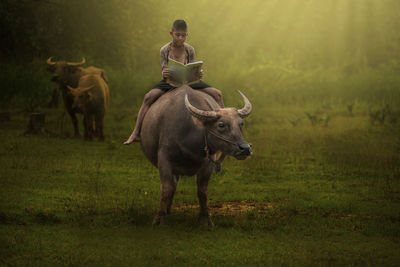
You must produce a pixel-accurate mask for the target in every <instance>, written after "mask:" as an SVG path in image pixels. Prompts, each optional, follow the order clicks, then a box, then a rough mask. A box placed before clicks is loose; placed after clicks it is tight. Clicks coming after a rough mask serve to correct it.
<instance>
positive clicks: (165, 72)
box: [161, 68, 170, 78]
mask: <svg viewBox="0 0 400 267" xmlns="http://www.w3.org/2000/svg"><path fill="white" fill-rule="evenodd" d="M161 74H162V76H163V77H164V78H169V74H170V72H169V69H168V68H164V69H163V70H162V72H161Z"/></svg>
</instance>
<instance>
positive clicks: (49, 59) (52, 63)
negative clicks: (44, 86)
mask: <svg viewBox="0 0 400 267" xmlns="http://www.w3.org/2000/svg"><path fill="white" fill-rule="evenodd" d="M52 59H53V57H49V58H48V59H47V61H46V63H47V64H49V65H55V64H56V63H55V62H53V61H52Z"/></svg>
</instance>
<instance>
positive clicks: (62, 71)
mask: <svg viewBox="0 0 400 267" xmlns="http://www.w3.org/2000/svg"><path fill="white" fill-rule="evenodd" d="M52 59H53V57H50V58H49V59H47V64H48V65H49V66H47V68H46V71H48V72H49V73H51V74H52V75H53V76H52V78H51V80H52V81H53V82H55V83H56V84H57V85H58V90H59V91H61V94H62V98H63V100H64V105H65V109H66V110H67V112H68V114H69V115H70V116H71V119H72V124H73V125H74V136H75V137H79V136H80V134H79V128H78V119H77V118H76V113H82V110H80V109H79V108H78V107H77V106H76V105H75V104H74V96H73V95H72V94H71V93H70V91H69V89H68V86H70V87H77V86H78V84H79V82H80V80H81V79H82V78H83V77H85V76H86V75H90V74H97V75H99V76H100V77H101V78H102V79H103V81H104V82H105V83H106V84H107V76H106V73H105V71H104V70H102V69H99V68H96V67H92V66H91V67H87V68H83V67H81V66H82V65H83V64H85V63H86V60H85V59H82V61H81V62H67V61H52ZM107 89H108V86H107ZM83 123H84V127H85V128H86V126H85V121H83Z"/></svg>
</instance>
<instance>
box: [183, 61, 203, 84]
mask: <svg viewBox="0 0 400 267" xmlns="http://www.w3.org/2000/svg"><path fill="white" fill-rule="evenodd" d="M202 65H203V61H197V62H192V63H189V64H186V66H185V67H186V83H187V84H193V83H197V82H199V81H200V70H201V66H202Z"/></svg>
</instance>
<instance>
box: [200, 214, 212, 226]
mask: <svg viewBox="0 0 400 267" xmlns="http://www.w3.org/2000/svg"><path fill="white" fill-rule="evenodd" d="M199 224H200V226H203V227H210V228H213V227H214V223H213V221H212V220H211V216H210V215H200V216H199Z"/></svg>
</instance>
